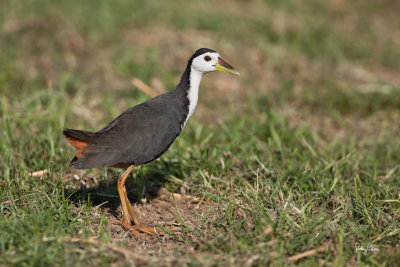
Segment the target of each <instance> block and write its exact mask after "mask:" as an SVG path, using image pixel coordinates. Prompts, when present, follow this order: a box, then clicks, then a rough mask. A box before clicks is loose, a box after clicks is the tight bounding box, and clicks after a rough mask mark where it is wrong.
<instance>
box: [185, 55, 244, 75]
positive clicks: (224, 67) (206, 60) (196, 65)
mask: <svg viewBox="0 0 400 267" xmlns="http://www.w3.org/2000/svg"><path fill="white" fill-rule="evenodd" d="M189 64H190V66H191V68H192V69H194V70H197V71H199V72H201V73H207V72H211V71H216V70H220V71H225V72H228V73H231V74H236V75H240V74H239V72H237V71H236V70H235V69H234V68H233V67H232V66H231V65H229V64H228V63H226V62H225V61H224V60H223V59H222V58H221V57H220V55H219V54H218V52H217V51H214V50H211V49H208V48H200V49H199V50H197V51H196V52H195V53H194V54H193V56H192V57H191V58H190V60H189Z"/></svg>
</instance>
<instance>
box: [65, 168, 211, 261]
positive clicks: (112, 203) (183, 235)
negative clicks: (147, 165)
mask: <svg viewBox="0 0 400 267" xmlns="http://www.w3.org/2000/svg"><path fill="white" fill-rule="evenodd" d="M96 177H98V175H97V173H96V171H95V172H91V173H85V172H84V171H78V170H74V174H70V175H67V176H65V177H64V180H65V181H66V183H68V182H67V180H69V181H70V183H69V185H68V186H67V188H69V189H67V190H72V191H73V195H72V197H71V200H72V201H74V202H76V204H77V205H81V203H82V202H85V201H87V200H88V199H89V198H90V201H91V203H92V206H93V207H92V215H93V221H92V227H94V228H96V227H98V226H99V225H100V220H99V219H100V214H103V215H105V216H106V218H107V220H108V225H107V226H106V228H107V229H106V230H108V231H110V233H111V237H112V238H113V239H114V241H117V242H122V243H123V244H124V246H123V247H125V248H126V249H128V250H131V251H135V252H137V251H140V252H141V253H143V254H146V255H158V256H162V255H168V254H169V253H172V252H173V255H171V257H172V256H173V257H172V258H171V261H173V260H174V259H175V258H176V253H177V251H181V253H183V251H185V250H186V249H188V248H186V247H185V246H184V241H183V240H188V239H189V240H191V241H195V240H196V239H198V237H197V236H196V234H195V233H193V232H191V231H187V229H189V228H191V229H194V231H195V232H197V231H196V230H200V228H199V226H198V225H199V221H201V220H202V219H203V218H204V217H205V216H204V214H205V213H206V212H207V215H208V216H210V214H214V213H217V212H218V211H217V209H216V207H215V208H214V207H213V204H212V203H210V202H207V201H201V200H200V198H198V197H196V196H192V195H189V194H178V193H171V192H169V191H168V190H167V189H165V188H164V187H162V186H160V184H159V183H157V184H155V183H154V182H152V181H146V182H145V185H144V186H143V188H144V190H143V192H142V194H137V192H136V189H137V188H138V186H137V185H135V184H134V182H135V181H134V179H128V181H127V183H126V187H127V190H128V192H127V193H128V198H129V200H130V202H131V204H132V206H133V209H134V212H135V213H136V215H137V217H138V220H139V221H140V222H141V224H142V226H144V227H156V230H157V234H156V235H154V236H150V235H147V234H141V235H140V236H134V235H133V234H132V233H131V232H130V231H127V230H125V229H124V228H123V227H122V226H121V225H119V224H118V223H115V222H113V221H115V220H120V219H122V208H121V203H120V199H119V196H118V193H117V182H116V177H115V179H110V180H106V181H100V182H99V181H97V180H96ZM78 188H80V189H79V190H78V191H77V189H78ZM89 195H90V196H89ZM138 195H139V196H138ZM211 216H212V215H211ZM161 228H164V229H168V230H171V232H172V234H168V233H166V232H165V231H163V230H162V229H161Z"/></svg>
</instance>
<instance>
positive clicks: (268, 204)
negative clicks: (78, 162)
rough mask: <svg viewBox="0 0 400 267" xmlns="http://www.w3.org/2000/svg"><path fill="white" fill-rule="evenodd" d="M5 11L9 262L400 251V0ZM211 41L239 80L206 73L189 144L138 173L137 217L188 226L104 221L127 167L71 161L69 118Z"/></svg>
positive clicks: (4, 176)
mask: <svg viewBox="0 0 400 267" xmlns="http://www.w3.org/2000/svg"><path fill="white" fill-rule="evenodd" d="M1 5H2V7H1V9H0V50H1V52H0V92H1V99H0V116H1V121H0V153H1V154H0V155H1V164H0V209H1V216H0V265H5V266H6V265H15V266H45V265H47V266H59V265H67V266H83V265H86V266H87V265H90V266H95V265H101V266H107V265H111V264H113V265H114V266H129V265H165V266H170V265H176V264H180V265H185V264H186V265H191V266H202V265H217V266H221V265H241V266H257V265H259V266H263V265H274V266H276V265H290V264H300V265H303V266H319V265H325V266H332V265H333V266H346V265H359V266H368V265H373V266H385V265H387V266H393V265H395V263H396V262H397V263H398V262H399V261H400V247H399V243H400V242H399V240H400V191H399V185H400V139H399V136H400V127H399V121H400V75H399V73H400V18H399V15H398V10H400V5H399V3H398V2H396V1H389V0H383V1H365V0H354V1H344V0H340V1H315V0H309V1H305V0H303V1H201V2H198V3H197V2H192V3H187V1H185V2H184V1H174V2H166V1H163V2H162V3H160V1H146V2H145V3H143V2H142V1H128V0H115V1H103V0H99V1H76V0H69V1H67V0H60V1H50V0H48V1H44V0H42V1H23V2H22V1H12V0H4V1H2V3H1ZM199 47H209V48H213V49H216V50H218V51H219V52H220V54H221V55H222V56H223V57H224V58H225V59H226V60H227V61H228V62H230V63H231V64H232V65H233V66H235V67H236V68H237V69H238V70H239V71H240V72H241V77H240V79H237V78H236V77H233V76H229V75H226V74H223V73H213V74H209V75H207V76H205V78H204V79H203V82H202V86H201V92H200V100H199V105H198V107H197V110H196V113H195V116H194V118H192V119H191V120H190V122H189V123H188V125H187V126H186V128H185V131H184V132H183V134H182V135H181V136H180V137H179V140H178V141H177V142H176V143H175V144H174V145H173V146H172V148H171V149H170V150H169V151H168V152H167V153H166V154H165V155H164V156H163V157H162V158H161V159H160V160H158V161H156V162H154V163H151V164H149V165H146V166H143V167H140V168H138V169H137V170H136V171H135V172H134V174H133V175H132V177H131V178H130V179H129V183H128V191H129V192H128V195H129V197H130V199H131V200H132V202H134V203H135V208H136V210H137V211H138V214H139V217H140V218H142V219H143V220H145V221H146V222H147V223H149V224H150V225H153V226H154V225H160V226H162V227H175V228H178V229H179V231H178V232H176V233H174V234H173V235H165V236H163V237H159V238H155V239H147V238H146V237H140V238H134V237H132V236H131V235H130V234H129V233H126V232H125V231H123V229H122V228H121V227H119V226H118V225H113V224H112V223H110V222H109V221H110V220H111V219H115V218H119V217H120V216H121V214H120V212H121V210H120V208H119V200H118V194H117V191H116V186H115V185H116V182H115V179H116V178H117V177H118V174H119V171H118V170H114V169H110V168H99V169H93V170H87V171H76V170H73V169H70V168H69V167H68V162H69V160H70V159H71V157H72V154H73V152H72V149H71V148H70V147H69V146H68V145H67V144H66V142H65V141H64V140H63V137H62V134H61V132H62V129H63V128H66V127H68V128H83V129H87V130H98V129H99V128H101V127H102V126H104V125H105V124H106V123H107V122H109V121H110V120H111V119H112V118H114V117H115V116H117V115H118V114H119V113H120V112H122V111H123V110H125V109H126V108H128V107H130V106H133V105H135V104H138V103H140V102H142V101H144V100H145V99H148V96H147V95H146V94H144V93H143V92H142V91H141V90H138V88H136V87H134V86H133V85H132V84H131V82H130V81H131V79H132V78H133V77H136V78H138V79H140V80H142V81H143V82H144V83H146V84H148V85H149V86H150V87H152V88H154V90H156V91H159V92H162V91H166V90H171V89H173V88H174V87H175V85H176V83H177V82H178V80H179V77H180V74H181V72H182V71H183V70H184V68H185V65H186V60H187V59H188V57H189V56H190V55H191V54H192V53H193V51H195V50H196V49H197V48H199ZM39 170H48V173H46V174H45V175H42V176H40V177H32V175H30V173H32V172H34V171H39ZM173 193H174V194H173ZM357 243H359V244H360V245H361V246H363V247H364V248H366V247H367V246H368V245H372V246H373V247H374V248H377V249H379V251H357V250H356V244H357ZM307 251H310V255H308V256H304V257H300V256H302V254H301V253H303V252H307ZM296 255H297V256H299V259H296V258H291V257H293V256H296Z"/></svg>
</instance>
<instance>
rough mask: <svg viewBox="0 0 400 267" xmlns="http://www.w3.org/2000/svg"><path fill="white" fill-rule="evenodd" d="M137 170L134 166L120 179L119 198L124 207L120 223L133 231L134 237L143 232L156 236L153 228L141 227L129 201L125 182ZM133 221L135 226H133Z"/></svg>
mask: <svg viewBox="0 0 400 267" xmlns="http://www.w3.org/2000/svg"><path fill="white" fill-rule="evenodd" d="M134 168H135V166H134V165H131V166H129V167H128V168H127V169H126V170H125V171H124V172H123V173H122V174H121V175H120V177H119V178H118V193H119V198H120V199H121V205H122V221H119V223H120V224H121V225H122V226H123V227H124V228H125V229H126V230H130V231H132V234H133V235H134V236H137V235H139V232H143V233H146V234H149V235H152V234H155V230H154V229H153V228H148V227H141V226H140V223H139V221H138V219H137V216H136V214H135V212H134V211H133V208H132V205H131V203H130V201H129V199H128V195H127V193H126V187H125V181H126V178H127V177H128V175H129V173H130V172H131V171H132V170H133V169H134ZM131 220H132V221H133V223H134V225H132V223H131Z"/></svg>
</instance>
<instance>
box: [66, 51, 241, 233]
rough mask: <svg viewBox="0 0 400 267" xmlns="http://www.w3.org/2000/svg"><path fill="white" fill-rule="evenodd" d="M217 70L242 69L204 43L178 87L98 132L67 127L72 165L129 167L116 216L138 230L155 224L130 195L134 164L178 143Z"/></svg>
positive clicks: (148, 229)
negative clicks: (146, 222)
mask: <svg viewBox="0 0 400 267" xmlns="http://www.w3.org/2000/svg"><path fill="white" fill-rule="evenodd" d="M216 70H218V71H223V72H227V73H230V74H236V75H240V74H239V72H237V71H236V70H235V69H234V68H233V67H232V66H231V65H230V64H228V63H227V62H225V61H224V60H223V59H222V58H221V56H220V55H219V53H218V52H217V51H215V50H212V49H209V48H200V49H198V50H197V51H196V52H195V53H194V54H193V55H192V56H191V57H190V58H189V60H188V63H187V66H186V69H185V71H184V72H183V74H182V76H181V79H180V81H179V83H178V85H177V86H176V88H175V89H174V90H172V91H169V92H166V93H164V94H161V95H158V96H156V97H154V98H151V99H149V100H147V101H145V102H143V103H141V104H138V105H136V106H134V107H131V108H129V109H127V110H126V111H125V112H123V113H122V114H120V115H119V116H118V117H116V118H115V119H114V120H112V121H111V122H110V123H108V124H107V125H106V126H105V127H103V128H102V129H101V130H99V131H97V132H90V131H84V130H76V129H64V130H63V135H64V136H65V138H66V141H67V142H68V143H69V144H71V145H72V146H73V147H74V148H75V157H74V158H73V159H72V160H71V162H70V164H69V165H70V166H73V167H74V168H76V169H91V168H96V167H102V166H110V167H115V168H122V169H124V171H123V172H122V173H121V175H119V177H118V194H119V197H120V200H121V206H122V220H116V222H117V223H119V224H120V225H122V226H123V227H124V228H125V229H126V230H127V231H131V232H132V233H133V235H134V236H138V235H139V234H141V233H144V234H149V235H153V234H155V233H156V230H155V228H151V227H144V226H143V225H142V224H141V223H140V222H139V220H138V217H137V216H136V214H135V212H134V210H133V208H132V205H131V203H130V201H129V199H128V196H127V192H126V187H125V180H126V178H127V177H128V175H129V174H130V173H131V171H132V170H133V169H134V168H135V167H137V166H140V165H143V164H147V163H150V162H152V161H154V160H156V159H158V158H159V157H160V156H161V155H162V154H164V153H165V152H166V151H167V150H168V148H169V147H170V146H171V145H172V143H174V141H175V140H176V139H177V138H178V136H179V134H180V133H181V132H182V130H183V128H184V127H185V125H186V123H187V122H188V120H189V118H190V117H191V116H192V115H193V113H194V110H195V108H196V105H197V101H198V95H199V86H200V81H201V79H202V77H203V75H204V74H206V73H209V72H213V71H216ZM132 223H133V224H132Z"/></svg>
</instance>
